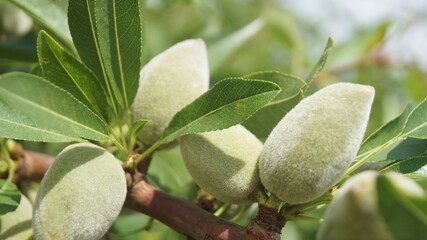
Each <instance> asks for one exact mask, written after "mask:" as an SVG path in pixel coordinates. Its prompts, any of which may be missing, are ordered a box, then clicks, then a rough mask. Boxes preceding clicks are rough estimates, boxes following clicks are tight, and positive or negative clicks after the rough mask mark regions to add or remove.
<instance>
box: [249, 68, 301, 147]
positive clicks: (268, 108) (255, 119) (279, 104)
mask: <svg viewBox="0 0 427 240" xmlns="http://www.w3.org/2000/svg"><path fill="white" fill-rule="evenodd" d="M243 78H245V79H259V80H265V81H269V82H273V83H276V84H277V85H279V86H280V88H281V89H282V91H281V92H280V93H279V94H278V95H277V96H276V98H274V99H273V101H271V102H270V103H268V104H267V105H265V106H264V107H263V108H261V109H260V110H259V111H258V112H256V113H255V114H254V115H252V116H251V117H250V118H249V119H248V120H246V121H245V122H244V123H243V126H245V127H246V128H247V129H248V130H249V131H251V132H252V133H253V134H255V135H256V136H257V137H258V138H259V139H265V138H267V137H268V135H269V134H270V132H271V131H272V130H273V128H274V127H275V126H276V125H277V123H278V122H279V121H280V120H281V119H282V118H283V117H284V116H285V115H286V113H288V112H289V111H290V110H291V109H292V108H293V107H295V105H297V104H298V103H299V101H301V99H302V98H303V96H302V89H303V87H304V86H305V82H304V81H303V80H301V79H299V78H297V77H295V76H292V75H289V74H285V73H281V72H276V71H265V72H257V73H252V74H249V75H246V76H243Z"/></svg>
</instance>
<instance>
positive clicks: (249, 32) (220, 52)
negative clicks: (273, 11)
mask: <svg viewBox="0 0 427 240" xmlns="http://www.w3.org/2000/svg"><path fill="white" fill-rule="evenodd" d="M263 26H264V23H263V21H261V20H260V19H257V20H254V21H253V22H251V23H249V24H248V25H246V26H245V27H243V28H242V29H239V30H237V31H236V32H233V33H231V34H229V35H227V36H225V37H223V38H220V39H219V40H217V41H216V42H215V43H212V44H208V57H209V68H210V72H211V73H212V72H215V70H217V69H218V67H219V66H220V65H221V64H223V63H224V62H225V60H227V59H228V57H230V56H231V55H232V54H233V53H234V52H235V51H236V50H237V49H239V47H241V46H242V45H243V44H244V43H245V42H246V41H248V40H249V39H251V38H252V37H253V36H255V35H256V34H257V33H258V32H259V31H260V30H261V29H262V28H263Z"/></svg>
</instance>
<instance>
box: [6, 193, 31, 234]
mask: <svg viewBox="0 0 427 240" xmlns="http://www.w3.org/2000/svg"><path fill="white" fill-rule="evenodd" d="M32 212H33V206H32V205H31V203H30V201H29V200H28V199H27V198H26V197H25V196H24V195H21V202H20V203H19V206H18V208H17V209H16V210H15V211H14V212H9V213H6V214H5V215H3V216H1V217H0V239H2V240H27V239H31V236H33V230H32V229H31V218H32Z"/></svg>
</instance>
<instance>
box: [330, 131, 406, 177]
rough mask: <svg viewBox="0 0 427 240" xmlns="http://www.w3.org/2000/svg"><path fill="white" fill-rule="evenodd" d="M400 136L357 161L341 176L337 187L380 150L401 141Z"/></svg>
mask: <svg viewBox="0 0 427 240" xmlns="http://www.w3.org/2000/svg"><path fill="white" fill-rule="evenodd" d="M401 137H402V136H401V135H398V136H396V137H394V138H392V139H390V140H389V141H388V142H387V143H386V144H384V145H382V146H380V147H378V148H377V149H376V150H375V151H372V152H371V153H370V154H368V155H367V156H366V157H364V158H362V159H361V160H359V161H357V162H356V163H355V164H353V165H352V166H351V167H350V168H349V169H348V170H347V171H346V172H345V173H344V175H342V176H341V178H340V179H339V180H338V182H337V183H338V185H339V184H340V183H341V182H342V181H343V180H344V179H345V178H346V177H347V176H349V175H350V174H352V173H353V172H354V171H356V170H357V169H358V168H360V167H361V166H362V165H363V164H364V163H366V162H367V161H368V160H369V159H370V158H372V157H373V156H375V155H376V154H377V153H378V152H380V151H381V150H383V149H385V148H387V147H388V146H390V145H391V144H393V143H394V142H396V141H397V140H400V139H401Z"/></svg>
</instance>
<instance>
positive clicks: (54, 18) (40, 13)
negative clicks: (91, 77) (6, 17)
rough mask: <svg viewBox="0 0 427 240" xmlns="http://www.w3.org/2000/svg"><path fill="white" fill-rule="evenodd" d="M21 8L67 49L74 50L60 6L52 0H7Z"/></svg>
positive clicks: (65, 16)
mask: <svg viewBox="0 0 427 240" xmlns="http://www.w3.org/2000/svg"><path fill="white" fill-rule="evenodd" d="M7 1H8V2H10V3H12V4H14V5H15V6H17V7H19V8H20V9H22V10H23V11H24V12H25V13H27V14H28V15H29V16H30V17H32V18H33V20H34V21H35V22H37V23H38V24H39V25H40V26H41V27H42V28H44V29H46V30H47V31H48V32H49V33H51V34H52V35H53V36H55V37H56V38H57V39H59V40H60V42H61V43H63V44H65V46H66V47H67V48H68V49H69V50H74V45H73V42H72V41H71V35H70V30H69V28H68V24H67V15H66V13H65V12H64V10H63V9H61V7H60V6H58V5H57V3H55V2H54V1H52V0H7ZM70 2H73V1H70Z"/></svg>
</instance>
